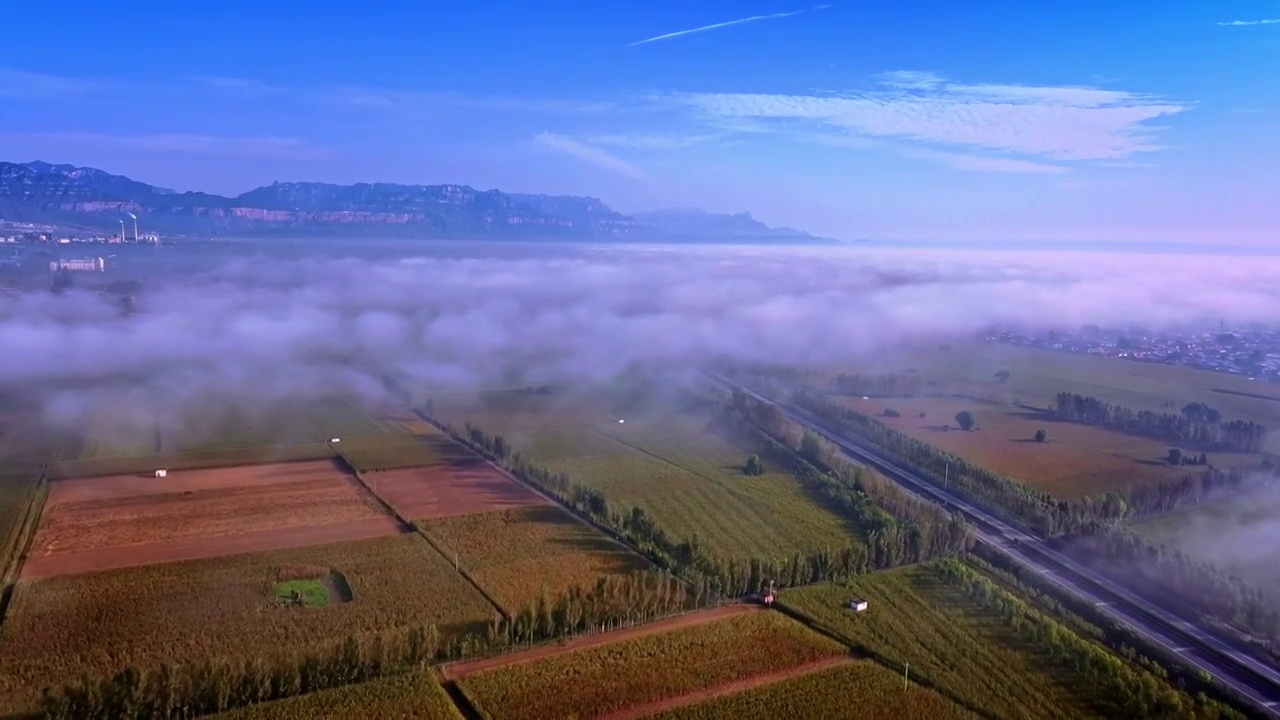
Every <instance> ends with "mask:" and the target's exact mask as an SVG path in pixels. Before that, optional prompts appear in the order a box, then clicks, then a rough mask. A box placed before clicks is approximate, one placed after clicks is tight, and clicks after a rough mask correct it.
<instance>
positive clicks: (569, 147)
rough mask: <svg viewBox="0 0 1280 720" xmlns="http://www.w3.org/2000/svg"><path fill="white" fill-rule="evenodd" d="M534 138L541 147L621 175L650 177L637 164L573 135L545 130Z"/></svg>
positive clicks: (642, 178)
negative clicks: (577, 138) (575, 138)
mask: <svg viewBox="0 0 1280 720" xmlns="http://www.w3.org/2000/svg"><path fill="white" fill-rule="evenodd" d="M533 140H534V142H535V143H537V144H538V145H540V146H541V147H544V148H548V149H551V150H555V151H556V152H560V153H564V154H565V155H568V156H570V157H573V158H576V159H578V160H581V161H582V162H585V163H587V164H589V165H595V166H596V167H598V168H603V169H605V170H609V171H611V172H615V173H617V174H619V175H625V176H626V177H629V178H632V179H635V180H648V179H649V174H648V173H646V172H645V171H644V170H642V169H640V168H638V167H636V166H635V165H632V164H631V163H629V162H627V161H626V160H623V159H622V158H619V157H616V156H614V155H610V154H609V153H608V152H606V151H605V150H602V149H600V148H598V147H595V146H594V145H588V144H586V143H584V142H580V141H578V140H574V139H573V138H571V137H566V136H564V135H556V134H554V133H548V132H544V133H540V134H539V135H538V136H537V137H535V138H534V139H533Z"/></svg>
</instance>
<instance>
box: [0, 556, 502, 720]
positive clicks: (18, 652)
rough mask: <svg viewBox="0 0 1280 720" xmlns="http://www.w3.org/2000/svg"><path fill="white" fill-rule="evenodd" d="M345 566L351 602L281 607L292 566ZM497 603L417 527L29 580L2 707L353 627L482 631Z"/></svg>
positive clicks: (314, 643) (360, 630) (308, 642)
mask: <svg viewBox="0 0 1280 720" xmlns="http://www.w3.org/2000/svg"><path fill="white" fill-rule="evenodd" d="M289 566H309V567H324V568H331V569H332V570H334V571H337V572H339V573H341V575H342V577H343V578H345V581H346V584H347V585H348V586H349V588H350V595H351V601H350V602H338V603H330V604H328V605H324V606H321V607H310V608H288V607H279V606H276V605H274V598H275V592H274V587H275V583H276V580H277V578H278V574H279V572H280V571H281V569H282V568H286V567H289ZM495 613H496V610H495V609H494V608H493V606H492V605H490V604H489V603H488V602H487V601H486V600H485V599H484V597H483V596H482V595H481V594H480V593H479V592H478V591H477V590H476V589H475V588H474V587H473V586H472V585H471V584H470V583H468V582H467V581H466V580H465V579H464V578H463V577H462V576H461V575H459V574H458V573H457V572H455V571H454V569H453V565H452V563H450V562H448V561H446V560H445V559H444V558H443V557H442V556H441V555H440V554H439V553H438V552H437V551H436V550H435V549H433V548H432V547H431V546H430V545H429V544H428V543H427V542H426V541H425V540H424V539H423V538H422V537H420V536H419V535H417V534H416V533H410V534H405V535H396V536H392V537H382V538H377V539H373V540H364V541H360V542H351V543H337V544H330V545H315V546H311V547H306V548H294V549H289V550H279V551H273V552H267V553H253V554H242V555H227V556H223V557H218V558H211V559H204V560H194V561H188V562H174V563H165V564H161V565H148V566H144V567H135V568H128V569H122V570H111V571H106V572H98V573H92V574H86V575H74V576H62V577H54V578H46V579H42V580H34V581H22V582H20V583H19V584H18V587H17V591H16V593H15V596H14V599H13V604H12V606H11V608H10V612H9V616H8V618H7V619H6V621H5V625H4V634H3V636H0V657H3V658H4V662H3V663H0V713H3V712H5V711H8V710H13V709H22V708H29V707H30V706H31V704H32V703H33V702H34V701H35V700H36V699H37V698H38V697H39V693H40V689H41V688H42V687H43V686H45V685H46V684H50V683H60V682H63V681H66V680H70V679H74V678H76V677H78V676H79V675H80V674H81V673H88V674H90V675H91V676H95V677H98V676H105V675H110V674H112V673H114V672H116V671H118V670H120V669H121V668H122V667H124V666H125V665H127V664H133V665H137V666H139V667H154V666H156V665H158V664H159V663H160V662H163V661H171V662H177V663H187V662H191V661H192V659H193V658H196V659H204V658H207V657H208V658H220V657H221V658H246V657H255V656H256V657H261V658H264V659H270V658H271V657H273V656H275V655H277V654H281V653H285V654H289V655H294V654H297V653H301V652H305V651H311V650H321V649H327V648H329V647H331V646H332V644H333V643H334V642H335V641H337V640H340V639H342V638H343V637H345V636H346V635H348V634H351V635H355V636H356V637H358V638H369V637H371V636H372V635H374V634H384V635H386V634H391V635H394V636H396V637H404V635H405V633H407V632H408V629H409V628H410V627H412V626H415V625H418V624H420V623H434V624H436V625H437V627H438V628H439V629H440V632H441V634H442V635H458V634H462V633H466V632H474V633H480V634H483V633H484V631H485V627H486V624H487V623H488V622H489V621H490V620H491V619H492V618H493V616H494V615H495Z"/></svg>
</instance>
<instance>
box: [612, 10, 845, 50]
mask: <svg viewBox="0 0 1280 720" xmlns="http://www.w3.org/2000/svg"><path fill="white" fill-rule="evenodd" d="M829 7H831V6H830V5H818V6H816V7H811V8H805V9H803V10H792V11H791V12H781V13H773V14H771V15H752V16H751V17H744V18H739V19H737V20H727V21H725V22H718V23H713V24H711V25H703V26H702V27H696V28H689V29H688V30H677V31H675V32H669V33H666V34H665V35H655V36H654V37H651V38H645V39H644V40H637V41H635V42H633V43H628V44H627V47H635V46H636V45H644V44H645V43H651V42H658V41H659V40H670V39H672V38H678V37H681V36H683V35H693V34H694V33H701V32H707V31H708V30H719V29H720V28H726V27H732V26H734V25H745V24H746V23H753V22H760V21H761V20H779V19H781V18H788V17H791V16H793V15H800V14H801V13H806V12H811V11H813V10H824V9H826V8H829Z"/></svg>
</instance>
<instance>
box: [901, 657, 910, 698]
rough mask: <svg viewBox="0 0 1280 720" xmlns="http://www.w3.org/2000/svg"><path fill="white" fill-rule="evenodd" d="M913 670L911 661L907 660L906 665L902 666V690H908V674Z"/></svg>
mask: <svg viewBox="0 0 1280 720" xmlns="http://www.w3.org/2000/svg"><path fill="white" fill-rule="evenodd" d="M910 672H911V661H907V664H906V666H905V667H903V668H902V691H903V692H906V691H907V675H908V674H909V673H910Z"/></svg>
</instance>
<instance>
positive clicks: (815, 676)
mask: <svg viewBox="0 0 1280 720" xmlns="http://www.w3.org/2000/svg"><path fill="white" fill-rule="evenodd" d="M648 717H651V718H652V719H653V720H740V719H741V718H822V719H823V720H901V719H902V718H928V719H929V720H977V719H978V718H980V717H982V716H981V715H979V714H977V713H975V712H973V711H970V710H968V709H966V708H964V707H963V706H961V705H958V704H956V703H955V702H952V701H951V700H949V699H947V698H946V697H943V696H942V695H940V694H938V693H936V692H934V691H932V690H929V689H928V688H924V687H921V686H919V685H916V684H915V683H909V684H908V686H907V687H905V688H904V687H903V682H902V676H900V675H898V674H896V673H894V672H892V671H890V670H888V669H886V668H884V667H882V666H880V665H877V664H876V663H873V662H870V661H862V662H855V663H848V664H844V665H840V666H837V667H833V668H829V669H826V670H820V671H818V672H814V673H810V674H808V675H804V676H801V677H798V678H792V679H789V680H783V681H781V682H777V683H770V684H768V685H763V686H761V687H756V688H752V689H749V690H746V691H744V692H740V693H736V694H733V695H726V696H723V697H718V698H715V699H713V700H707V701H704V702H701V703H697V704H694V705H690V706H687V707H681V708H678V709H673V710H670V711H667V712H663V713H658V714H656V715H651V716H648Z"/></svg>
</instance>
